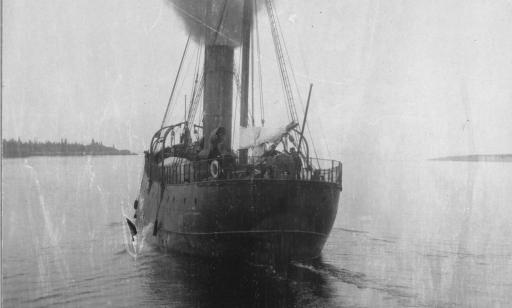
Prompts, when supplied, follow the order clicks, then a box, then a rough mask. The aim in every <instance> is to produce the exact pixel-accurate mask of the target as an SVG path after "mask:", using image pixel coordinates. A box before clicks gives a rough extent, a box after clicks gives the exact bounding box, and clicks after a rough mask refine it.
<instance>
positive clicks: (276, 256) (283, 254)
mask: <svg viewBox="0 0 512 308" xmlns="http://www.w3.org/2000/svg"><path fill="white" fill-rule="evenodd" d="M226 2H229V1H205V3H207V4H206V7H205V8H204V11H203V12H204V14H205V16H206V18H207V19H208V22H202V23H198V24H199V26H201V25H204V29H202V30H201V31H203V35H202V37H201V39H199V40H197V39H196V41H197V42H196V43H198V44H197V45H198V46H199V47H198V54H199V55H197V54H196V59H197V61H198V62H197V63H198V64H197V65H196V67H197V69H196V71H195V72H194V74H193V76H194V78H192V79H193V80H194V81H193V86H192V87H191V88H192V90H191V95H190V96H189V99H188V100H187V99H185V116H184V118H183V121H180V122H178V123H174V124H167V123H166V119H167V117H168V113H169V110H170V109H171V110H172V105H173V104H175V103H176V101H177V99H176V98H175V97H173V94H174V90H175V87H176V84H177V83H178V80H179V79H180V74H181V70H182V65H183V62H184V59H185V58H186V57H189V56H190V55H189V54H190V51H189V50H190V45H191V37H190V36H189V39H188V40H187V43H186V46H185V51H184V52H183V57H182V59H181V62H180V69H179V70H178V74H177V75H178V76H177V77H176V80H175V82H174V86H173V89H172V93H173V94H171V98H170V99H169V103H168V105H167V108H166V110H165V113H164V116H163V118H164V120H163V121H162V125H161V127H160V128H159V129H158V130H157V131H156V133H155V134H154V135H153V137H152V139H151V142H150V147H149V149H148V150H147V151H145V156H144V160H145V162H144V170H143V175H142V181H141V186H140V193H139V195H138V198H137V200H135V202H134V208H135V215H134V219H133V220H131V219H128V218H127V222H128V225H129V227H130V229H131V231H132V237H133V238H134V239H135V240H134V241H140V240H141V238H142V237H140V236H139V235H140V234H141V233H142V230H149V231H148V232H147V233H148V235H147V237H149V238H150V239H152V240H153V241H154V242H155V243H156V244H157V245H158V246H160V247H161V248H162V249H164V250H168V251H173V252H179V253H184V254H190V255H197V256H205V257H220V258H232V257H234V258H240V259H247V260H251V261H256V262H263V263H267V262H277V260H279V261H282V260H284V261H290V260H308V259H314V258H317V257H319V256H320V254H321V251H322V248H323V246H324V244H325V241H326V239H327V237H328V236H329V233H330V231H331V228H332V225H333V223H334V220H335V217H336V213H337V210H338V201H339V196H340V193H341V190H342V164H341V163H340V162H338V161H335V160H325V159H320V158H318V157H316V155H313V153H314V152H315V151H310V147H312V146H311V144H312V140H311V138H307V137H308V134H307V130H306V129H305V128H306V127H307V126H308V122H307V114H308V109H309V105H310V100H311V90H312V85H311V86H310V88H309V95H308V99H307V102H306V105H305V107H304V104H303V105H302V106H300V107H302V108H297V107H296V106H295V105H296V104H295V102H296V99H295V98H294V95H293V93H292V92H293V91H292V86H291V82H290V77H289V76H290V70H289V68H288V63H287V62H286V52H285V48H286V47H285V46H284V40H283V38H282V35H281V34H280V29H279V21H278V19H277V14H276V12H275V7H274V4H273V2H272V0H265V1H262V2H259V1H258V3H257V2H256V1H255V0H247V1H243V2H240V1H239V2H240V10H239V11H240V12H239V14H240V19H239V24H238V25H237V26H235V28H236V29H235V30H236V31H235V33H238V34H239V35H240V39H239V42H238V43H232V42H230V38H225V37H224V35H223V29H224V23H225V22H227V20H228V19H229V18H227V17H226V15H227V14H231V15H233V12H232V11H229V10H230V7H229V6H226ZM256 6H261V7H262V10H266V12H267V15H268V17H269V19H268V20H269V25H270V29H271V34H272V38H273V43H274V50H275V54H276V59H277V61H276V62H277V64H278V65H277V66H278V69H279V75H280V78H281V83H282V87H283V92H284V97H285V98H286V99H285V101H286V102H285V105H286V108H287V112H288V121H286V122H284V123H282V126H280V127H277V128H268V127H265V126H264V124H265V123H264V121H263V120H262V121H261V126H256V125H255V124H254V118H255V111H254V93H255V92H256V90H255V89H254V83H255V82H256V81H258V80H259V85H260V86H261V84H262V80H263V78H261V76H260V78H256V77H255V76H254V75H255V74H254V67H255V66H258V64H259V61H256V60H255V58H258V54H257V50H259V48H260V46H259V40H257V38H255V34H254V33H256V34H257V35H259V33H258V32H257V29H256V30H255V28H256V27H257V25H256V21H257V18H258V14H257V7H256ZM263 7H264V8H263ZM235 11H236V10H235ZM184 18H191V19H195V18H196V17H195V16H193V15H192V14H189V13H187V12H186V11H185V12H184ZM196 22H197V21H196ZM192 41H194V40H193V39H192ZM237 55H239V59H241V60H240V61H239V63H240V64H241V65H240V66H241V67H240V69H237V68H236V67H235V66H236V65H235V60H236V58H237ZM251 71H252V72H251ZM260 71H261V70H260ZM234 93H235V95H233V94H234ZM251 96H252V100H251ZM260 101H261V102H262V105H261V106H263V103H264V100H263V99H261V100H260ZM238 105H239V108H238ZM250 105H251V106H252V112H251V110H250V109H251V108H250V107H251V106H250ZM187 106H188V111H187ZM262 108H263V107H262ZM237 109H239V119H238V120H239V121H237V122H236V123H238V124H239V125H236V123H235V120H236V114H237V113H238V111H237ZM297 109H301V110H300V111H298V110H297ZM199 110H202V112H198V111H199ZM233 110H235V112H233ZM198 113H200V114H202V116H201V117H197V116H196V115H197V114H198ZM299 113H300V115H301V116H300V118H299ZM234 115H235V116H234ZM250 118H252V121H249V120H250ZM236 130H238V132H237V135H238V142H234V139H235V138H234V136H235V134H234V132H235V131H236ZM235 144H236V146H235Z"/></svg>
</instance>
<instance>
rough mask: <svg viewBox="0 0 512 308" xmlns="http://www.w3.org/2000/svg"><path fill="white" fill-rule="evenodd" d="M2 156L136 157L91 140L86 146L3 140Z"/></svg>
mask: <svg viewBox="0 0 512 308" xmlns="http://www.w3.org/2000/svg"><path fill="white" fill-rule="evenodd" d="M2 154H3V157H4V158H12V157H28V156H83V155H135V154H134V153H131V152H130V151H128V150H118V149H116V148H115V146H114V145H112V146H111V147H109V146H105V145H103V143H101V142H96V141H94V139H92V140H91V143H90V144H87V145H84V144H80V143H77V142H74V143H68V141H67V139H61V141H60V142H50V141H46V142H38V141H27V142H24V141H21V140H20V139H18V140H14V139H10V140H5V139H3V140H2Z"/></svg>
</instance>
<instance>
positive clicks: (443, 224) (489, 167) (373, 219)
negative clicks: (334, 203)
mask: <svg viewBox="0 0 512 308" xmlns="http://www.w3.org/2000/svg"><path fill="white" fill-rule="evenodd" d="M142 163H143V158H142V157H140V156H107V157H32V158H27V159H8V160H4V161H3V178H2V184H3V193H2V210H3V216H2V237H3V250H2V297H3V305H4V306H5V307H44V306H73V307H75V306H80V307H83V306H94V307H103V306H105V307H108V306H112V307H136V306H137V307H140V306H170V307H212V306H213V307H251V306H252V307H411V306H412V307H432V306H438V307H441V306H442V307H445V306H461V307H468V306H474V307H490V306H494V307H508V306H510V305H512V295H511V294H512V242H511V241H510V236H511V234H512V224H511V223H510V221H512V206H511V205H512V189H510V187H511V186H510V185H511V183H512V164H507V163H481V162H479V163H475V162H470V163H467V162H396V161H395V162H375V161H373V162H367V163H365V164H359V165H357V164H350V163H349V162H345V165H344V171H345V174H344V191H343V193H342V200H341V203H340V210H339V211H338V217H337V220H336V223H335V227H334V229H333V231H332V233H331V236H330V238H329V240H328V242H327V244H326V247H325V249H324V253H323V256H322V259H321V260H318V261H316V262H313V263H307V264H306V263H293V264H290V265H289V266H288V267H287V268H285V269H281V270H279V271H275V270H274V269H272V268H266V267H262V266H259V265H255V264H243V263H236V262H235V263H234V262H221V261H214V260H209V259H198V258H191V257H184V256H180V255H172V254H163V253H161V252H160V251H158V249H155V248H153V247H149V246H146V248H145V249H144V251H143V252H142V253H141V254H140V255H139V256H137V257H136V258H134V257H133V256H131V255H130V254H129V253H128V252H127V249H126V247H127V246H126V243H125V241H126V227H125V226H124V225H123V223H122V217H123V216H122V215H123V212H124V213H126V214H132V209H131V206H132V203H133V200H134V199H135V198H136V196H137V193H138V189H139V185H140V175H141V170H142Z"/></svg>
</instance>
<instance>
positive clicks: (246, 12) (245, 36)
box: [239, 0, 253, 164]
mask: <svg viewBox="0 0 512 308" xmlns="http://www.w3.org/2000/svg"><path fill="white" fill-rule="evenodd" d="M252 3H253V1H252V0H246V1H244V8H243V18H242V86H241V88H242V89H241V98H240V126H241V127H247V126H248V124H249V65H250V55H251V28H252V17H253V7H252ZM239 158H240V163H241V164H246V163H247V149H243V150H240V156H239Z"/></svg>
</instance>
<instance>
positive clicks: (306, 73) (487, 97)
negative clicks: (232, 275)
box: [2, 0, 512, 159]
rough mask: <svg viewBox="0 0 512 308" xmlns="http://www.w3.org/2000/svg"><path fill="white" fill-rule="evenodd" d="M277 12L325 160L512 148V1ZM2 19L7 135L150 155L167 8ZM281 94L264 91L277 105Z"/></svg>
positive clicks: (181, 36)
mask: <svg viewBox="0 0 512 308" xmlns="http://www.w3.org/2000/svg"><path fill="white" fill-rule="evenodd" d="M276 9H277V11H278V12H279V18H280V21H281V26H282V28H283V34H284V36H285V38H286V43H287V47H288V50H289V53H290V57H291V60H292V62H293V64H294V66H293V68H294V71H295V73H296V78H297V81H298V83H299V88H301V89H303V91H302V92H303V93H302V95H303V96H306V94H307V93H306V89H307V87H308V84H309V83H310V82H312V83H314V91H313V99H312V105H311V115H310V125H311V128H312V130H313V135H314V136H315V138H316V139H317V142H316V144H317V147H319V148H320V152H321V154H322V155H323V156H327V155H330V156H332V157H335V158H341V159H343V158H348V159H350V157H361V155H365V156H367V157H373V158H384V159H387V158H393V159H397V158H398V159H411V158H418V157H419V158H428V157H433V156H443V155H454V154H468V153H512V2H511V1H467V0H461V1H449V0H442V1H441V0H439V1H432V0H425V1H422V0H416V1H410V0H403V1H399V0H386V1H379V0H366V1H364V0H358V1H345V0H331V1H329V0H313V1H284V0H282V1H276ZM3 14H4V16H3V55H2V56H3V68H2V69H3V91H2V96H3V97H2V128H3V130H2V134H3V137H4V138H11V137H14V138H17V137H21V138H22V139H28V138H30V139H33V138H37V139H38V140H47V139H49V140H60V138H67V139H68V140H70V141H79V142H88V141H89V140H90V139H91V138H94V139H96V140H101V141H103V143H104V144H109V145H110V144H115V145H116V147H118V148H128V149H130V150H133V151H142V150H144V149H145V148H146V147H147V145H148V143H149V141H150V138H151V136H152V134H153V133H154V131H155V130H156V129H157V128H158V127H159V125H160V121H161V119H162V113H163V111H164V110H165V106H166V103H167V99H168V96H169V93H170V89H171V85H172V81H173V78H174V76H175V74H176V71H177V66H178V64H179V59H180V56H181V53H182V50H183V47H184V44H185V41H186V38H187V33H186V32H185V28H184V27H183V24H182V22H181V20H180V18H179V17H178V16H177V14H176V13H175V12H174V11H173V8H172V6H171V5H169V4H168V3H167V2H166V0H152V1H149V0H145V1H142V0H107V1H104V0H102V1H99V0H73V1H69V0H4V1H3ZM259 18H260V19H261V20H262V21H263V20H266V19H267V17H266V14H265V11H261V12H260V16H259ZM263 30H268V28H265V26H263V27H262V33H261V35H262V43H263V44H265V47H264V48H265V50H267V51H263V52H262V53H263V54H265V56H264V60H268V62H272V61H274V59H273V55H272V53H271V52H272V50H273V49H272V46H269V45H270V42H271V38H270V35H269V33H268V31H267V33H263V32H265V31H263ZM271 65H274V66H273V67H275V68H274V71H275V70H277V67H276V66H275V63H270V64H265V66H266V67H271ZM265 78H266V77H265ZM272 78H273V77H272ZM272 78H269V80H273V79H272ZM276 80H277V79H276ZM264 86H265V84H264ZM267 87H268V88H270V89H271V91H274V92H276V91H277V90H279V89H280V87H279V84H278V82H277V81H276V82H269V83H268V85H267ZM274 92H271V93H274ZM276 93H277V92H276ZM282 100H283V98H282V95H275V96H272V95H266V101H267V103H269V105H270V106H271V105H272V104H277V103H280V102H282ZM266 113H270V114H268V115H267V117H268V118H269V119H277V118H279V115H277V116H276V115H272V114H271V113H272V108H271V107H270V108H267V110H266ZM180 114H182V112H181V113H180Z"/></svg>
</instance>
